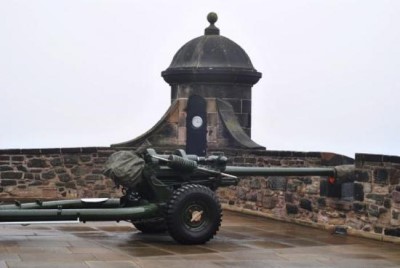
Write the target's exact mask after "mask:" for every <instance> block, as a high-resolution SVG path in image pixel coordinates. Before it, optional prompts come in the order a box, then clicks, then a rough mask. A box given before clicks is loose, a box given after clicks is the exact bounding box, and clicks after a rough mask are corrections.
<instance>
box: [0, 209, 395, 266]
mask: <svg viewBox="0 0 400 268" xmlns="http://www.w3.org/2000/svg"><path fill="white" fill-rule="evenodd" d="M3 267H13V268H14V267H41V268H42V267H52V268H54V267H86V268H88V267H96V268H104V267H113V268H122V267H160V268H166V267H167V268H172V267H185V268H196V267H202V268H203V267H220V268H221V267H263V268H267V267H307V268H308V267H351V268H356V267H362V268H365V267H400V245H395V244H390V243H383V242H378V241H371V240H366V239H361V238H354V237H347V236H338V235H332V234H329V233H327V232H325V231H321V230H316V229H312V228H307V227H302V226H298V225H293V224H287V223H282V222H277V221H273V220H268V219H263V218H257V217H253V216H245V215H242V214H236V213H233V212H225V215H224V221H223V226H222V228H221V230H220V232H219V234H218V236H217V237H216V238H215V239H214V240H212V241H211V242H209V243H208V244H205V245H201V246H183V245H178V244H176V243H175V242H174V241H173V240H172V239H171V238H170V237H169V236H168V235H167V234H163V235H161V236H151V235H143V234H141V233H139V232H137V231H136V229H134V228H133V227H131V225H130V224H128V223H119V224H117V223H109V222H106V223H89V224H73V225H61V226H60V225H51V226H48V225H47V226H45V225H42V226H39V225H31V226H27V227H23V226H15V225H13V226H0V268H3Z"/></svg>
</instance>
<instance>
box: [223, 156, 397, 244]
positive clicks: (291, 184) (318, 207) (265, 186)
mask: <svg viewBox="0 0 400 268" xmlns="http://www.w3.org/2000/svg"><path fill="white" fill-rule="evenodd" d="M232 156H233V164H234V165H256V166H295V167H302V166H321V165H323V166H335V165H341V164H350V163H352V159H349V158H346V157H343V156H339V155H335V154H329V153H300V152H271V151H264V152H258V153H254V152H252V153H251V154H243V155H236V156H235V155H232ZM355 166H356V172H355V178H354V179H355V181H354V182H350V183H344V184H342V185H335V184H330V183H329V182H328V178H326V177H315V176H308V177H297V176H292V177H279V176H270V177H247V178H245V179H242V180H241V181H240V183H239V185H238V186H231V187H227V188H222V189H220V190H219V196H220V198H221V201H222V203H223V204H224V208H226V209H231V210H236V211H242V212H246V213H250V214H256V215H261V216H266V217H269V218H273V219H279V220H284V221H289V222H296V223H301V224H305V225H310V226H314V227H319V228H323V229H330V230H332V231H337V232H347V233H349V234H355V235H359V236H365V237H369V238H374V239H379V240H387V241H395V242H400V239H398V238H397V237H400V220H399V219H400V184H399V182H400V157H396V156H383V155H367V154H357V155H356V159H355Z"/></svg>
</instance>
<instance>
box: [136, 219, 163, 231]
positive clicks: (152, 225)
mask: <svg viewBox="0 0 400 268" xmlns="http://www.w3.org/2000/svg"><path fill="white" fill-rule="evenodd" d="M133 225H134V226H135V228H136V229H138V230H139V231H141V232H142V233H144V234H158V233H163V232H165V231H167V225H166V223H165V220H164V219H159V220H156V221H149V222H136V223H133Z"/></svg>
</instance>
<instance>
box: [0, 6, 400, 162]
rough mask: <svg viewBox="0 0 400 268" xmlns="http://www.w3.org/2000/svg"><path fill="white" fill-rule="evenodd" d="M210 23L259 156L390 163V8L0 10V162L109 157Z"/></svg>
mask: <svg viewBox="0 0 400 268" xmlns="http://www.w3.org/2000/svg"><path fill="white" fill-rule="evenodd" d="M210 11H215V12H216V13H217V14H218V16H219V19H218V22H217V23H216V25H217V26H218V27H219V28H220V30H221V35H223V36H225V37H228V38H230V39H231V40H233V41H235V42H236V43H237V44H239V45H240V46H241V47H242V48H243V49H244V50H245V51H246V52H247V53H248V55H249V56H250V58H251V60H252V62H253V65H254V67H255V68H256V69H257V70H258V71H260V72H262V74H263V77H262V79H261V80H260V81H259V82H258V84H256V85H255V86H254V87H253V107H252V108H253V118H252V131H253V135H252V138H253V140H255V141H256V142H257V143H259V144H262V145H264V146H266V147H267V149H271V150H297V151H330V152H336V153H340V154H345V155H348V156H351V157H354V153H356V152H362V153H376V154H389V155H400V138H399V137H400V116H399V112H400V15H399V14H400V1H397V0H392V1H385V0H379V1H378V0H376V1H368V0H360V1H352V0H324V1H322V0H314V1H311V0H292V1H291V0H286V1H276V0H273V1H266V0H260V1H255V0H254V1H251V0H250V1H233V0H230V1H222V0H221V1H216V0H202V1H187V0H185V1H173V0H170V1H161V0H160V1H139V0H137V1H133V0H131V1H127V0H126V1H122V0H108V1H104V0H80V1H72V0H65V1H63V0H58V1H54V0H48V1H33V0H26V1H22V0H21V1H11V0H1V1H0V92H1V95H0V96H1V103H0V127H1V131H0V148H1V149H6V148H53V147H86V146H109V145H110V144H113V143H118V142H123V141H126V140H130V139H132V138H134V137H136V136H138V135H140V134H142V133H144V132H145V131H147V130H148V129H149V128H150V127H152V126H153V125H154V124H155V123H156V122H157V121H158V120H159V119H160V118H161V116H162V115H163V114H164V112H165V111H166V110H167V108H168V107H169V105H170V87H169V85H168V84H167V83H165V82H164V80H163V79H162V77H161V75H160V73H161V71H163V70H165V69H166V68H168V66H169V64H170V63H171V60H172V57H173V56H174V54H175V53H176V52H177V50H178V49H179V48H180V47H181V46H183V45H184V44H185V43H186V42H188V41H189V40H191V39H193V38H195V37H198V36H200V35H202V34H203V33H204V28H206V27H207V26H208V23H207V21H206V16H207V14H208V13H209V12H210Z"/></svg>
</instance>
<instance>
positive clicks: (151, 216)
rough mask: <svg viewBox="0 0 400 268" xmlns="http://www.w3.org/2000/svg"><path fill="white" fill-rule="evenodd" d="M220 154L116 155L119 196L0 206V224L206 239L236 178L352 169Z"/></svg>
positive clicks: (108, 170) (347, 173) (113, 172)
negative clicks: (220, 191)
mask: <svg viewBox="0 0 400 268" xmlns="http://www.w3.org/2000/svg"><path fill="white" fill-rule="evenodd" d="M227 163H228V158H227V157H226V156H224V155H211V156H208V157H201V156H197V155H189V154H186V152H185V151H184V150H176V151H175V152H174V153H173V154H169V155H162V154H157V153H156V151H155V150H154V149H146V150H143V151H141V152H133V151H119V152H116V153H114V154H112V155H111V156H110V158H109V159H108V161H107V163H106V164H105V169H104V174H105V175H106V176H108V177H110V178H111V179H113V180H114V182H115V183H116V185H117V186H118V187H121V188H122V193H123V195H122V197H121V198H119V199H111V198H87V199H85V198H83V199H74V200H58V201H46V202H42V201H36V202H33V203H24V204H21V203H19V202H16V203H15V204H5V205H0V223H3V224H31V223H68V222H86V221H117V222H118V221H122V220H123V221H129V222H132V223H133V225H134V226H135V227H136V228H137V229H138V230H140V231H142V232H144V233H158V232H165V231H168V232H169V234H170V235H171V236H172V237H173V238H174V239H175V240H176V241H177V242H179V243H182V244H201V243H205V242H207V241H209V240H210V239H212V238H213V237H214V235H215V234H216V233H217V231H218V230H219V227H220V225H221V219H222V209H221V205H220V203H219V200H218V198H217V196H216V194H215V190H216V189H217V188H219V187H225V186H231V185H236V184H237V183H238V181H239V177H241V176H321V177H328V178H329V180H328V181H329V182H330V183H340V181H341V180H348V179H349V178H352V174H353V169H354V168H353V166H337V167H312V168H307V167H240V166H229V165H227Z"/></svg>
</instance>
